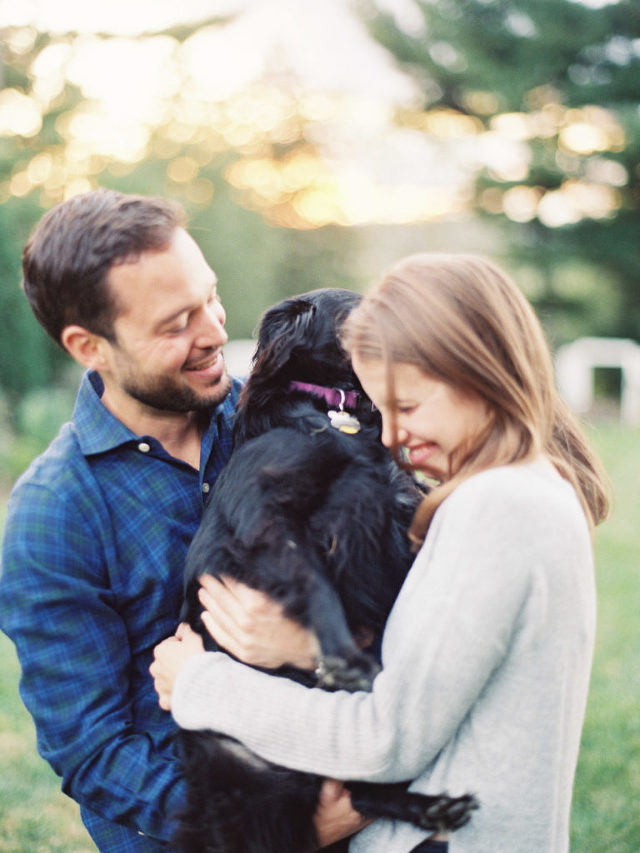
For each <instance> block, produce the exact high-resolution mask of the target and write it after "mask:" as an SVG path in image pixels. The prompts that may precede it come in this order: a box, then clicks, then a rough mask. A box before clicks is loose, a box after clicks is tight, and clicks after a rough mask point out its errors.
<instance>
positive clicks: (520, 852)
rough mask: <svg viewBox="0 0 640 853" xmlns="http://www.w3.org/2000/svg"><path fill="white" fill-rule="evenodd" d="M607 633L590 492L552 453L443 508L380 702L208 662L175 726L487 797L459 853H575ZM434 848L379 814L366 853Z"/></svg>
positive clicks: (307, 762) (360, 847)
mask: <svg viewBox="0 0 640 853" xmlns="http://www.w3.org/2000/svg"><path fill="white" fill-rule="evenodd" d="M364 570H366V569H364ZM594 632H595V590H594V578H593V563H592V548H591V538H590V533H589V530H588V526H587V522H586V520H585V517H584V514H583V512H582V509H581V507H580V505H579V502H578V499H577V497H576V494H575V492H574V490H573V489H572V487H571V486H570V485H569V484H568V483H567V482H566V481H565V480H563V479H562V478H561V477H560V476H559V474H558V473H557V472H556V471H555V469H553V468H552V466H551V465H550V464H549V463H548V462H547V461H546V460H544V459H540V460H538V461H536V462H533V463H528V464H522V465H512V466H507V467H501V468H494V469H491V470H489V471H485V472H483V473H481V474H477V475H475V476H473V477H472V478H470V479H469V480H467V481H466V482H464V483H463V484H462V485H460V486H459V487H458V488H457V489H456V490H455V491H454V492H453V494H452V495H450V496H449V497H448V498H447V499H446V500H445V501H444V502H443V504H442V505H441V506H440V508H439V509H438V511H437V513H436V515H435V517H434V520H433V522H432V525H431V528H430V530H429V533H428V535H427V538H426V541H425V543H424V545H423V547H422V549H421V550H420V552H419V554H418V556H417V557H416V560H415V563H414V565H413V567H412V569H411V571H410V573H409V575H408V577H407V579H406V581H405V584H404V586H403V587H402V589H401V591H400V595H399V596H398V599H397V601H396V604H395V606H394V608H393V611H392V613H391V615H390V617H389V620H388V623H387V627H386V630H385V634H384V640H383V648H382V657H383V671H382V672H381V674H380V675H379V676H378V677H377V678H376V680H375V683H374V688H373V692H372V693H346V692H342V691H341V692H337V693H327V692H324V691H322V690H318V689H308V688H304V687H302V686H300V685H298V684H294V683H293V682H290V681H287V680H285V679H279V678H273V677H272V676H269V675H265V674H263V673H260V672H257V671H255V670H253V669H251V668H249V667H246V666H244V665H242V664H239V663H236V662H234V661H232V660H231V659H229V658H228V657H227V656H226V655H224V654H221V653H214V654H202V655H198V656H196V657H194V658H192V659H191V660H190V661H189V662H188V664H187V665H186V666H185V667H184V669H183V670H182V672H181V673H180V676H179V677H178V679H177V682H176V686H175V689H174V694H173V715H174V717H175V719H176V720H177V722H178V724H179V725H181V726H182V727H184V728H211V729H215V730H217V731H221V732H225V733H227V734H229V735H232V736H233V737H235V738H237V739H239V740H241V741H243V742H244V743H245V744H247V745H248V746H249V747H250V748H251V749H252V750H254V751H255V752H257V753H258V754H259V755H261V756H263V757H264V758H267V759H269V760H271V761H274V762H277V763H279V764H283V765H286V766H289V767H292V768H296V769H300V770H306V771H313V772H315V773H319V774H322V775H325V776H330V777H334V778H338V779H360V780H370V781H373V782H375V781H380V782H389V781H398V780H408V779H412V780H415V781H414V782H413V785H412V789H413V790H415V791H422V792H425V793H434V792H439V791H448V792H449V793H450V794H462V793H464V792H467V791H469V792H473V793H474V794H476V796H477V797H478V799H479V801H480V804H481V808H480V810H479V811H477V812H475V813H474V815H473V818H472V820H471V823H470V824H468V825H467V826H466V827H464V828H462V829H461V830H459V831H458V832H456V833H454V834H453V835H452V836H451V840H450V842H449V850H450V853H541V851H543V853H564V851H566V850H568V846H569V842H568V835H569V811H570V805H571V793H572V787H573V780H574V774H575V767H576V761H577V756H578V748H579V743H580V732H581V728H582V723H583V718H584V710H585V703H586V697H587V689H588V681H589V672H590V667H591V659H592V653H593V642H594ZM424 838H425V833H424V832H422V831H421V830H419V829H416V828H415V827H413V826H410V825H408V824H405V823H400V822H394V821H387V820H379V821H376V822H374V823H373V824H372V825H370V826H369V827H367V828H366V829H365V830H363V831H362V832H361V833H360V834H359V835H358V836H357V837H356V838H355V839H354V840H353V841H352V842H351V846H350V851H351V853H373V851H375V853H407V851H409V850H411V849H412V847H414V846H415V845H416V844H417V843H418V842H420V841H421V840H424Z"/></svg>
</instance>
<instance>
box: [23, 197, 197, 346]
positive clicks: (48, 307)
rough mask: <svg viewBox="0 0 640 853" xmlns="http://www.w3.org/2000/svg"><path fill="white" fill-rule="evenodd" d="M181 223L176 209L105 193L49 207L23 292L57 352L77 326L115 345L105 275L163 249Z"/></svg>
mask: <svg viewBox="0 0 640 853" xmlns="http://www.w3.org/2000/svg"><path fill="white" fill-rule="evenodd" d="M184 221H185V217H184V212H183V210H182V208H181V207H180V205H179V204H177V203H175V202H171V201H168V200H166V199H163V198H147V197H145V196H138V195H124V194H123V193H119V192H115V191H114V190H105V189H99V190H94V191H92V192H88V193H84V194H82V195H78V196H74V197H72V198H70V199H68V200H67V201H64V202H62V203H61V204H59V205H57V206H56V207H54V208H52V209H51V210H50V211H49V212H48V213H47V214H45V216H44V217H43V218H42V220H41V221H40V223H39V224H38V226H37V227H36V229H35V231H34V232H33V234H32V235H31V237H30V238H29V240H28V241H27V244H26V245H25V248H24V253H23V258H22V270H23V279H22V287H23V289H24V292H25V294H26V296H27V299H28V300H29V304H30V305H31V309H32V311H33V313H34V314H35V316H36V318H37V319H38V321H39V322H40V323H41V325H42V326H43V327H44V328H45V330H46V331H47V332H48V334H49V335H51V337H52V338H53V339H54V340H55V341H56V343H58V344H60V345H61V335H62V330H63V329H64V328H65V326H69V325H71V324H75V323H77V324H78V325H80V326H83V327H84V328H85V329H87V330H88V331H90V332H93V333H94V334H98V335H102V336H103V337H104V338H107V340H109V341H112V342H113V341H115V334H114V331H113V323H114V320H115V318H116V316H117V314H118V305H117V304H116V300H115V298H114V296H113V294H112V293H111V291H110V288H109V285H108V275H109V270H110V269H111V268H112V267H113V266H115V265H117V264H122V263H132V262H135V261H136V260H137V259H138V258H139V256H140V255H141V254H142V253H143V252H149V251H161V250H162V249H165V248H166V247H168V245H169V243H170V242H171V238H172V235H173V232H174V231H175V229H176V228H178V227H181V226H183V225H184Z"/></svg>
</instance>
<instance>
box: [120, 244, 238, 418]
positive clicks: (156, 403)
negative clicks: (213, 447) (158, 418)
mask: <svg viewBox="0 0 640 853" xmlns="http://www.w3.org/2000/svg"><path fill="white" fill-rule="evenodd" d="M216 285H217V278H216V275H215V273H214V272H213V270H212V269H211V267H210V266H209V265H208V264H207V262H206V261H205V259H204V257H203V255H202V253H201V251H200V249H199V248H198V246H197V244H196V243H195V241H194V240H193V239H192V238H191V237H190V236H189V234H187V232H186V231H184V230H183V229H182V228H177V229H176V231H175V232H174V235H173V238H172V240H171V243H170V245H169V246H168V248H167V249H164V250H162V251H159V252H145V253H144V254H142V255H141V256H140V258H139V259H138V260H137V261H136V262H135V263H125V264H121V265H118V266H114V267H112V269H111V271H110V272H109V287H110V288H111V291H112V293H113V295H114V297H115V300H116V305H117V306H118V312H117V317H116V320H115V322H114V324H113V330H114V334H115V339H116V342H115V343H113V344H109V345H108V352H109V369H108V371H106V374H105V377H104V378H105V390H106V391H107V393H108V394H109V397H110V399H111V401H112V403H114V402H115V407H116V409H118V410H119V409H120V408H121V407H122V406H123V405H124V406H127V405H128V404H129V403H130V402H132V401H133V400H135V401H136V402H137V403H138V404H141V405H142V407H143V408H145V409H151V410H153V411H165V412H190V411H196V410H198V409H203V408H207V407H209V406H212V405H217V404H218V403H220V402H221V401H222V400H224V398H225V397H226V396H227V394H228V393H229V389H230V387H231V380H230V378H229V375H228V374H227V371H226V368H225V364H224V358H223V355H222V346H223V345H224V344H225V343H226V341H227V340H228V335H227V333H226V331H225V329H224V322H225V313H224V309H223V307H222V305H221V304H220V302H219V300H218V296H217V288H216ZM116 401H117V402H116Z"/></svg>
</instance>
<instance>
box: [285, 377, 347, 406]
mask: <svg viewBox="0 0 640 853" xmlns="http://www.w3.org/2000/svg"><path fill="white" fill-rule="evenodd" d="M289 391H304V392H305V393H306V394H311V395H312V396H313V397H319V398H320V399H321V400H324V401H325V402H326V404H327V405H328V406H332V407H336V406H337V407H338V408H339V409H342V408H344V407H346V408H347V409H355V407H356V406H357V405H358V398H359V397H360V395H359V394H358V392H357V391H342V389H340V388H325V387H324V386H323V385H312V384H311V383H310V382H290V383H289Z"/></svg>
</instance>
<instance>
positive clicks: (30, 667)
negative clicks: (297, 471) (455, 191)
mask: <svg viewBox="0 0 640 853" xmlns="http://www.w3.org/2000/svg"><path fill="white" fill-rule="evenodd" d="M23 271H24V279H23V286H24V290H25V293H26V295H27V298H28V300H29V302H30V305H31V307H32V309H33V312H34V314H35V316H36V317H37V319H38V320H39V322H40V323H41V324H42V325H43V327H44V328H45V329H46V331H47V332H48V333H49V334H50V335H51V336H52V337H53V338H54V340H56V341H57V342H58V343H59V344H60V345H61V346H62V347H63V348H64V349H65V350H66V351H67V352H68V353H69V354H70V355H71V356H72V357H73V358H74V359H75V360H76V361H77V362H78V363H79V364H81V365H82V366H83V367H84V368H86V370H87V372H86V373H85V375H84V377H83V380H82V383H81V386H80V390H79V393H78V398H77V402H76V407H75V410H74V413H73V418H72V422H71V423H70V424H66V425H65V426H63V428H62V429H61V431H60V433H59V435H58V437H57V438H56V439H55V440H54V441H53V443H52V444H51V446H50V447H49V449H48V450H47V451H46V452H45V453H44V454H43V455H42V456H41V457H39V458H38V459H37V460H35V462H34V463H33V464H32V465H31V467H30V468H29V470H28V471H27V472H26V473H25V474H24V475H23V476H22V478H21V479H20V480H19V481H18V483H17V484H16V487H15V489H14V491H13V493H12V497H11V501H10V504H9V509H8V512H7V518H6V523H5V536H4V541H3V568H2V575H1V577H0V622H1V627H2V629H3V630H4V631H5V632H6V633H7V634H8V635H9V636H10V637H11V638H12V639H13V641H14V642H15V644H16V647H17V650H18V655H19V658H20V662H21V666H22V680H21V693H22V697H23V699H24V702H25V704H26V706H27V708H28V709H29V711H30V713H31V714H32V716H33V718H34V720H35V724H36V729H37V734H38V748H39V751H40V753H41V754H42V755H43V756H44V757H45V758H46V759H47V761H49V763H50V764H51V766H52V767H53V769H54V770H55V771H56V773H58V774H59V775H60V776H62V787H63V790H64V791H65V792H66V793H67V794H68V795H69V796H71V797H73V798H74V799H75V800H77V802H78V803H79V804H80V809H81V815H82V819H83V821H84V823H85V826H86V827H87V829H88V831H89V833H90V835H91V837H92V838H93V840H94V841H95V843H96V845H97V847H98V848H99V849H100V850H101V851H103V853H106V851H109V853H120V851H127V852H128V851H136V853H157V851H166V850H168V849H169V846H168V842H169V840H170V838H171V833H172V828H173V827H172V820H171V816H172V814H173V813H174V812H175V811H176V810H177V809H179V808H180V805H181V803H182V798H183V795H184V792H183V782H182V779H181V777H180V771H179V765H178V762H177V760H176V757H175V755H174V751H173V745H172V738H173V734H174V731H175V726H174V724H173V723H172V721H171V718H170V716H169V714H167V713H166V712H163V711H162V710H161V709H160V708H159V706H158V704H157V697H156V695H155V692H154V690H153V686H152V682H151V678H150V676H149V673H148V667H149V664H150V662H151V659H152V650H153V647H154V646H155V645H156V644H157V643H158V642H159V641H160V640H162V639H163V638H165V637H167V636H168V635H170V634H171V633H172V632H173V631H174V629H175V626H176V623H177V619H178V613H179V609H180V603H181V598H182V566H183V562H184V558H185V554H186V550H187V547H188V545H189V542H190V541H191V538H192V536H193V534H194V533H195V530H196V528H197V526H198V523H199V520H200V518H201V515H202V511H203V508H204V506H205V503H206V500H207V495H208V493H209V491H210V489H211V486H212V485H213V483H214V482H215V480H216V477H217V476H218V474H219V473H220V470H221V469H222V467H223V466H224V464H225V462H226V460H227V458H228V456H229V453H230V451H231V418H232V413H233V410H234V407H235V404H236V401H237V397H238V393H239V383H238V382H237V381H236V380H231V379H230V377H229V376H228V374H227V371H226V369H225V364H224V358H223V353H222V347H223V346H224V344H225V342H226V341H227V333H226V331H225V329H224V322H225V313H224V310H223V308H222V305H221V304H220V301H219V299H218V295H217V289H216V285H217V280H216V276H215V273H214V272H213V270H212V269H211V268H210V267H209V265H208V264H207V262H206V261H205V259H204V257H203V255H202V253H201V252H200V250H199V248H198V246H197V245H196V243H195V242H194V241H193V239H192V238H191V237H190V235H189V234H188V233H187V231H186V230H185V228H184V219H183V213H182V211H181V209H180V208H179V207H178V206H177V205H175V204H173V203H170V202H168V201H165V200H162V199H150V198H144V197H139V196H126V195H122V194H120V193H116V192H112V191H105V190H98V191H95V192H91V193H87V194H85V195H82V196H76V197H74V198H72V199H70V200H68V201H66V202H63V203H62V204H60V205H58V206H57V207H55V208H54V209H53V210H51V211H49V213H48V214H47V215H46V216H45V217H44V218H43V220H42V221H41V223H40V225H39V226H38V228H37V229H36V230H35V232H34V234H33V235H32V237H31V238H30V239H29V241H28V243H27V245H26V247H25V251H24V259H23ZM239 594H245V593H243V592H242V590H240V591H239ZM245 602H246V603H247V606H249V607H251V606H253V605H254V604H255V603H256V602H257V609H258V611H260V610H262V611H263V612H264V614H265V615H266V617H265V618H266V620H267V623H268V621H269V613H271V615H272V616H273V612H274V611H273V610H272V609H271V608H273V607H274V606H275V605H271V604H270V603H268V602H265V601H264V600H259V599H257V598H254V599H253V602H251V601H249V600H248V599H245ZM267 632H268V628H267ZM283 643H284V640H283ZM277 654H278V655H279V654H280V650H277ZM276 660H278V657H277V656H276ZM326 799H327V801H328V805H327V806H326V808H325V809H324V811H321V812H319V815H318V831H319V836H320V837H321V838H322V839H323V841H324V842H326V843H328V842H329V841H333V840H335V839H337V838H340V837H341V836H342V835H344V834H345V831H346V830H350V829H353V828H355V826H356V820H357V818H356V816H355V814H354V813H353V812H351V811H350V809H349V807H348V803H347V804H346V805H345V801H346V799H347V798H346V797H345V796H343V795H340V793H339V791H338V792H337V793H336V792H335V791H334V789H331V788H330V787H328V788H327V795H326ZM336 827H337V828H336Z"/></svg>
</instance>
